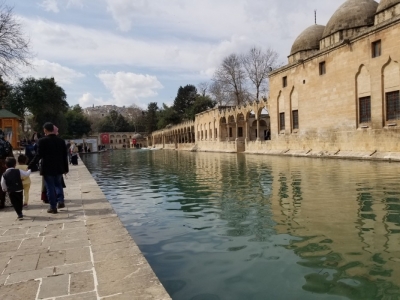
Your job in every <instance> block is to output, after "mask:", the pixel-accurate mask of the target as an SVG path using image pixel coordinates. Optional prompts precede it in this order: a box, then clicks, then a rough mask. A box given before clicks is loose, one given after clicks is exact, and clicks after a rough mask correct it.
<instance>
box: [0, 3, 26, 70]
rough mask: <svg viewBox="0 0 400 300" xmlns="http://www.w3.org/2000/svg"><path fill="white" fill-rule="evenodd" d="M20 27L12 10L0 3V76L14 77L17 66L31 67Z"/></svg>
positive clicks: (24, 38)
mask: <svg viewBox="0 0 400 300" xmlns="http://www.w3.org/2000/svg"><path fill="white" fill-rule="evenodd" d="M21 27H22V26H21V24H20V23H19V22H18V20H17V18H16V17H15V16H14V15H13V8H12V7H9V6H6V5H5V4H4V2H0V75H4V76H11V75H16V74H17V73H18V71H17V70H18V67H19V66H21V65H22V66H31V63H30V61H29V60H30V58H32V55H31V53H30V48H29V39H28V38H26V37H25V36H24V34H23V32H22V28H21Z"/></svg>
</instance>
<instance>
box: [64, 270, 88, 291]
mask: <svg viewBox="0 0 400 300" xmlns="http://www.w3.org/2000/svg"><path fill="white" fill-rule="evenodd" d="M69 289H70V293H71V294H78V293H84V292H90V291H93V290H94V278H93V273H92V272H82V273H74V274H71V281H70V287H69Z"/></svg>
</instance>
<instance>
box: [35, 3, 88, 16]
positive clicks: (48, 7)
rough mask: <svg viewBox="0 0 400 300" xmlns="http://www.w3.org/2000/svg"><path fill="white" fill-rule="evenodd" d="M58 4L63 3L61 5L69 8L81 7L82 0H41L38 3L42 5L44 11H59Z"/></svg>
mask: <svg viewBox="0 0 400 300" xmlns="http://www.w3.org/2000/svg"><path fill="white" fill-rule="evenodd" d="M60 2H61V3H60ZM60 4H61V5H63V7H65V8H70V7H79V8H83V3H82V0H42V2H41V3H40V4H39V5H40V6H41V7H43V9H44V10H45V11H50V12H54V13H59V12H60Z"/></svg>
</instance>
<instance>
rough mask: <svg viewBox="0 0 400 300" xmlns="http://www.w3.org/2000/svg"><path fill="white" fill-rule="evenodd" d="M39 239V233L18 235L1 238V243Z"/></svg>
mask: <svg viewBox="0 0 400 300" xmlns="http://www.w3.org/2000/svg"><path fill="white" fill-rule="evenodd" d="M36 237H38V233H29V234H18V235H4V236H2V237H0V243H2V242H8V241H16V240H23V239H29V238H36Z"/></svg>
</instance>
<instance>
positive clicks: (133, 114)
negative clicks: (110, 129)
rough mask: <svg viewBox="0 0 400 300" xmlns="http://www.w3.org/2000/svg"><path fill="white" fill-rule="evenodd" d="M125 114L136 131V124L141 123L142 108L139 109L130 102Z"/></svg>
mask: <svg viewBox="0 0 400 300" xmlns="http://www.w3.org/2000/svg"><path fill="white" fill-rule="evenodd" d="M126 110H127V116H128V117H129V122H130V123H131V124H132V125H133V126H134V127H135V132H137V131H138V130H137V126H138V125H139V124H140V123H141V120H142V119H143V118H142V116H143V109H141V108H140V107H139V106H137V105H136V104H132V105H131V106H129V107H127V109H126Z"/></svg>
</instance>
